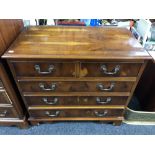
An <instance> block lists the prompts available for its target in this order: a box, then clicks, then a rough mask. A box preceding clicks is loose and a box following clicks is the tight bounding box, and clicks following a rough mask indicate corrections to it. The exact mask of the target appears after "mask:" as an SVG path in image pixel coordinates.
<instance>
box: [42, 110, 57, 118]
mask: <svg viewBox="0 0 155 155" xmlns="http://www.w3.org/2000/svg"><path fill="white" fill-rule="evenodd" d="M45 114H46V115H47V116H49V117H57V116H58V115H59V114H60V111H55V112H50V111H46V112H45Z"/></svg>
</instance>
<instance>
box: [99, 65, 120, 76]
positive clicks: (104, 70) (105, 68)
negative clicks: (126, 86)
mask: <svg viewBox="0 0 155 155" xmlns="http://www.w3.org/2000/svg"><path fill="white" fill-rule="evenodd" d="M101 70H102V71H103V73H104V74H106V75H115V74H117V73H118V72H119V71H120V65H116V66H115V68H114V69H113V71H107V70H108V69H107V67H106V65H102V66H101Z"/></svg>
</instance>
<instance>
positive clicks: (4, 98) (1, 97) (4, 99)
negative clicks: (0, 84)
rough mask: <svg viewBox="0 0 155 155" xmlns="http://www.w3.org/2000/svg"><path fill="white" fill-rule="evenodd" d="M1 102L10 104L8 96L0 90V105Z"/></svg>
mask: <svg viewBox="0 0 155 155" xmlns="http://www.w3.org/2000/svg"><path fill="white" fill-rule="evenodd" d="M1 104H11V102H10V100H9V97H8V95H7V93H6V92H5V91H0V105H1Z"/></svg>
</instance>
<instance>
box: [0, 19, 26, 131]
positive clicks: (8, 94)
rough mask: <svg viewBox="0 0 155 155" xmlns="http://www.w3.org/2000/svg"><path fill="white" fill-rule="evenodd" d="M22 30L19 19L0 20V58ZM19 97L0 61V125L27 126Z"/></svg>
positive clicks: (7, 71)
mask: <svg viewBox="0 0 155 155" xmlns="http://www.w3.org/2000/svg"><path fill="white" fill-rule="evenodd" d="M22 29H23V22H22V20H20V19H6V20H4V19H0V56H1V55H2V54H3V53H4V52H5V50H6V49H7V48H8V47H9V46H10V44H11V43H12V42H13V41H14V40H15V39H16V37H17V36H18V34H19V33H20V32H21V30H22ZM19 96H20V94H19V92H18V91H17V88H16V86H15V84H14V81H13V78H12V75H11V73H10V71H9V68H8V66H7V64H6V62H5V61H3V60H2V59H0V125H16V126H19V127H20V128H25V127H27V126H28V124H27V121H26V118H25V114H26V113H25V111H24V110H23V108H22V104H21V102H22V100H21V99H20V97H19Z"/></svg>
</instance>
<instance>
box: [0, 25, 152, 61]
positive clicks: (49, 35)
mask: <svg viewBox="0 0 155 155" xmlns="http://www.w3.org/2000/svg"><path fill="white" fill-rule="evenodd" d="M2 57H3V58H29V59H38V58H39V59H42V58H43V59H49V58H54V59H103V60H106V59H107V60H108V59H114V60H119V59H151V57H150V56H149V54H148V53H147V52H146V51H145V50H144V49H143V48H142V46H141V45H140V44H139V43H138V41H137V40H136V39H135V38H134V37H133V36H132V34H131V33H130V31H129V30H127V29H124V28H114V27H75V26H65V27H63V26H58V27H57V26H47V27H46V26H45V27H41V26H40V27H39V26H34V27H29V28H28V29H26V30H24V31H23V32H21V34H20V35H19V36H18V37H17V39H16V40H15V41H14V43H13V44H12V45H11V46H10V48H9V49H8V50H7V51H6V52H5V54H4V55H3V56H2Z"/></svg>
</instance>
